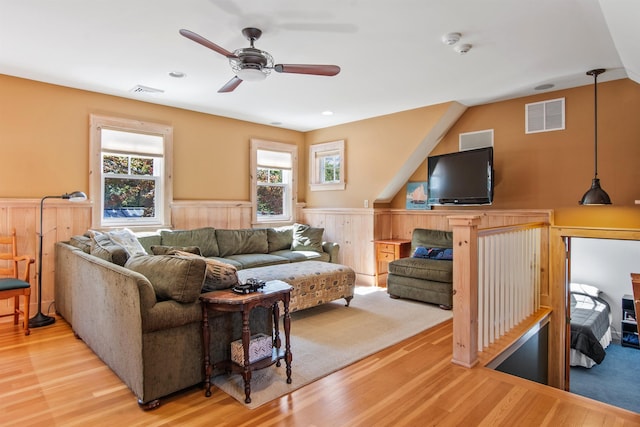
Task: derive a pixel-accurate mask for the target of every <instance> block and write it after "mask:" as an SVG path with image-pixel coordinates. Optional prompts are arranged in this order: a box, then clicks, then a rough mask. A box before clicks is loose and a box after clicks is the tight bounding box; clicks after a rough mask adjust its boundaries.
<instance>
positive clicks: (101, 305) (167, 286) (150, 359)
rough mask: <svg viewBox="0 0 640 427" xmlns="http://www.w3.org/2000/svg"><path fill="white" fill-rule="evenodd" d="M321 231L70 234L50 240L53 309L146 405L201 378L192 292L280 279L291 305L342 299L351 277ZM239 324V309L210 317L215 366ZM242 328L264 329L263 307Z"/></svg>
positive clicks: (267, 325) (268, 322)
mask: <svg viewBox="0 0 640 427" xmlns="http://www.w3.org/2000/svg"><path fill="white" fill-rule="evenodd" d="M322 232H323V230H322V229H314V228H312V227H309V226H307V225H303V224H294V225H293V226H289V227H280V228H269V229H246V230H220V229H214V228H209V227H207V228H200V229H194V230H159V231H157V232H153V233H146V234H140V235H134V236H133V237H132V235H131V233H129V234H127V233H124V234H123V233H120V232H112V233H87V234H85V235H83V236H73V237H72V238H71V239H70V240H69V241H68V242H58V243H57V244H56V252H55V262H56V269H55V301H56V311H57V312H58V313H59V314H60V316H62V317H63V318H64V319H65V320H67V321H68V322H69V323H70V324H71V326H72V329H73V331H74V333H75V334H76V335H77V336H78V337H79V338H81V339H82V340H83V341H84V342H85V343H86V344H87V345H88V346H89V347H90V348H91V349H92V350H93V351H94V352H95V353H96V354H97V355H98V357H100V358H101V359H102V360H103V361H104V362H105V363H106V364H107V365H108V366H109V367H110V368H111V369H112V370H113V371H114V372H115V373H116V374H117V375H118V376H119V377H120V378H121V379H122V381H123V382H125V383H126V384H127V386H129V388H130V389H131V390H132V391H133V393H134V394H135V395H136V397H137V398H138V403H139V404H140V405H141V406H142V407H143V408H145V409H150V408H153V407H156V406H157V405H159V403H160V400H159V399H160V398H161V397H163V396H167V395H169V394H171V393H173V392H176V391H179V390H182V389H184V388H186V387H190V386H193V385H195V384H198V383H201V382H202V381H203V379H204V373H203V351H202V322H201V321H202V309H201V305H200V303H199V295H200V293H201V292H203V291H209V290H215V289H222V288H228V287H230V286H232V284H233V283H234V280H239V281H241V282H244V281H246V279H247V278H249V277H255V278H260V279H264V280H274V279H280V280H283V281H286V282H287V283H289V284H291V285H292V286H293V290H292V294H291V303H290V311H296V310H301V309H304V308H308V307H311V306H314V305H318V304H323V303H325V302H329V301H332V300H335V299H340V298H344V299H345V300H346V304H347V305H348V304H349V301H350V300H351V298H352V297H353V291H354V286H355V273H354V272H353V270H352V269H351V268H349V267H347V266H344V265H340V264H337V263H336V260H337V255H338V251H339V247H338V245H337V244H335V243H329V242H323V241H322ZM150 254H158V255H150ZM230 277H231V280H230V279H229V278H230ZM241 326H242V322H241V319H240V314H239V313H226V314H221V315H215V314H214V313H211V316H210V318H209V327H210V333H211V337H212V339H211V348H210V354H211V357H212V361H213V362H214V363H215V362H217V361H221V360H226V359H229V357H230V355H229V343H230V342H231V341H233V340H235V339H238V338H240V336H241ZM251 328H252V333H254V334H255V333H266V334H271V330H272V316H271V315H270V313H269V312H268V310H266V309H256V310H254V311H253V312H252V314H251ZM216 373H219V372H214V374H216Z"/></svg>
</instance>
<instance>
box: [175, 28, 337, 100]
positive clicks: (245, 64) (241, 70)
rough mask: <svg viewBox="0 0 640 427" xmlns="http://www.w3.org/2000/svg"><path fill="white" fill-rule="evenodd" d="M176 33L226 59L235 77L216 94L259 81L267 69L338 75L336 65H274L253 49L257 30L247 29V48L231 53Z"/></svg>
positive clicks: (190, 35) (194, 36) (196, 36)
mask: <svg viewBox="0 0 640 427" xmlns="http://www.w3.org/2000/svg"><path fill="white" fill-rule="evenodd" d="M179 32H180V34H181V35H182V36H184V37H186V38H188V39H190V40H192V41H194V42H196V43H199V44H201V45H202V46H204V47H206V48H209V49H211V50H213V51H214V52H217V53H219V54H220V55H223V56H225V57H227V58H228V59H229V65H231V69H232V70H233V72H234V73H235V76H234V77H233V78H232V79H231V80H229V81H228V82H227V83H225V84H224V85H223V86H222V87H221V88H220V89H219V90H218V92H232V91H233V90H234V89H235V88H237V87H238V86H239V85H240V83H242V82H243V81H261V80H264V79H266V78H267V76H268V75H269V74H271V70H276V72H278V73H292V74H310V75H315V76H335V75H336V74H338V73H339V72H340V67H338V66H337V65H312V64H275V65H274V61H273V57H272V56H271V55H270V54H269V53H268V52H265V51H263V50H260V49H256V48H255V47H254V45H253V44H254V42H255V41H256V40H258V39H259V38H260V36H261V35H262V31H261V30H259V29H258V28H253V27H247V28H244V29H243V30H242V34H243V35H244V36H245V37H246V38H247V40H249V45H250V46H249V47H245V48H241V49H236V50H234V51H233V52H231V51H228V50H227V49H225V48H223V47H220V46H218V45H217V44H215V43H213V42H212V41H210V40H207V39H205V38H204V37H202V36H201V35H199V34H196V33H194V32H193V31H189V30H185V29H182V30H180V31H179Z"/></svg>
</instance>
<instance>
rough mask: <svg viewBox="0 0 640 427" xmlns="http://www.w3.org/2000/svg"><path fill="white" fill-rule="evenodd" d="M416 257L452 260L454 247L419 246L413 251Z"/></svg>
mask: <svg viewBox="0 0 640 427" xmlns="http://www.w3.org/2000/svg"><path fill="white" fill-rule="evenodd" d="M413 257H414V258H426V259H441V260H452V259H453V249H451V248H425V247H424V246H418V247H417V248H416V249H415V251H414V252H413Z"/></svg>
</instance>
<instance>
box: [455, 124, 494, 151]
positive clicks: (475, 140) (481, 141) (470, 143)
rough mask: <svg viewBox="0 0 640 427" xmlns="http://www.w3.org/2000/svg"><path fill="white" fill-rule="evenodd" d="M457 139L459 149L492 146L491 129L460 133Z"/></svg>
mask: <svg viewBox="0 0 640 427" xmlns="http://www.w3.org/2000/svg"><path fill="white" fill-rule="evenodd" d="M459 140H460V151H465V150H475V149H476V148H484V147H493V129H487V130H480V131H477V132H467V133H461V134H460V136H459Z"/></svg>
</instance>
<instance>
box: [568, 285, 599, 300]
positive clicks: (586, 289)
mask: <svg viewBox="0 0 640 427" xmlns="http://www.w3.org/2000/svg"><path fill="white" fill-rule="evenodd" d="M570 287H571V292H577V293H580V294H587V295H589V296H592V297H598V296H600V293H601V292H602V291H601V290H600V289H598V288H597V287H595V286H593V285H586V284H584V283H571V285H570Z"/></svg>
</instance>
